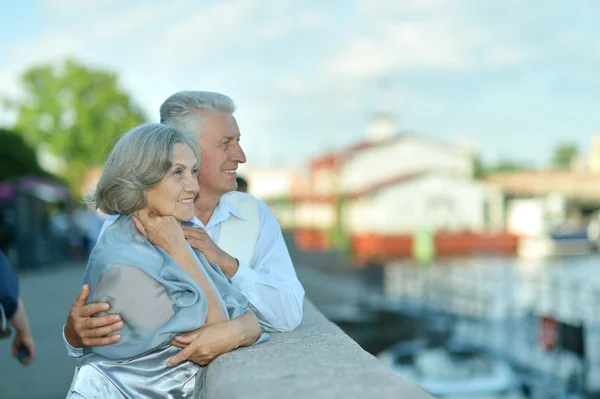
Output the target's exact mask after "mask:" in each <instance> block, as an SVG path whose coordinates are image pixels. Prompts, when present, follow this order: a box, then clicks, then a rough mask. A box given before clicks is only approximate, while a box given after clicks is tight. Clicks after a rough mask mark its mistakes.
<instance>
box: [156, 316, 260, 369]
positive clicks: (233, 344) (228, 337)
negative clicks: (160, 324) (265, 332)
mask: <svg viewBox="0 0 600 399" xmlns="http://www.w3.org/2000/svg"><path fill="white" fill-rule="evenodd" d="M261 334H262V331H261V329H260V325H259V323H258V318H257V317H256V315H255V314H254V312H253V311H252V310H247V311H246V312H245V313H244V314H243V315H241V316H239V317H236V318H235V319H233V320H230V321H226V322H222V323H213V324H205V325H204V326H202V327H200V328H199V329H197V330H194V331H190V332H188V333H185V334H182V335H178V336H177V337H175V339H174V340H173V342H172V344H173V345H175V346H177V347H179V348H182V349H183V350H182V351H181V352H179V353H178V354H177V355H175V356H174V357H173V358H172V359H171V360H170V361H169V363H168V364H167V365H168V366H175V365H177V364H179V363H181V362H183V361H185V360H191V361H192V362H194V363H197V364H199V365H201V366H205V365H207V364H208V363H210V362H211V361H213V360H214V359H215V358H217V357H218V356H221V355H223V354H225V353H228V352H231V351H232V350H234V349H237V348H240V347H244V346H251V345H253V344H254V343H255V342H256V341H257V340H258V339H259V338H260V336H261Z"/></svg>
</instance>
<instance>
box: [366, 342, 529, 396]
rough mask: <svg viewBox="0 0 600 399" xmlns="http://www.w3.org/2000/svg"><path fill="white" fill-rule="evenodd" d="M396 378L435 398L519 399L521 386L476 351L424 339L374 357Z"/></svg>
mask: <svg viewBox="0 0 600 399" xmlns="http://www.w3.org/2000/svg"><path fill="white" fill-rule="evenodd" d="M377 358H378V359H379V360H380V361H381V362H382V363H383V364H385V365H386V366H388V367H390V368H391V369H392V370H394V372H396V374H398V375H400V376H401V377H403V378H405V379H407V380H409V381H412V382H414V383H415V384H417V385H419V386H420V387H421V388H423V389H424V390H426V391H427V392H429V393H430V394H432V395H433V396H435V397H439V398H447V399H450V398H451V399H459V398H469V399H484V398H485V399H496V398H503V399H508V398H510V399H521V398H524V397H525V395H524V392H523V384H522V382H521V380H520V379H519V377H518V375H517V374H516V372H514V371H513V369H512V368H511V366H510V365H509V364H508V363H507V362H505V361H503V360H501V359H496V358H494V357H492V356H491V355H488V354H486V353H484V352H482V351H480V350H477V349H475V348H470V347H467V346H464V345H457V344H452V343H451V342H446V343H444V344H440V345H430V344H429V342H428V341H427V340H425V339H417V340H411V341H406V342H400V343H398V344H396V345H394V346H392V347H391V348H389V349H386V350H385V351H383V352H381V353H380V354H378V355H377Z"/></svg>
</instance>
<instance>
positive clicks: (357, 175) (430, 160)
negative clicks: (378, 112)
mask: <svg viewBox="0 0 600 399" xmlns="http://www.w3.org/2000/svg"><path fill="white" fill-rule="evenodd" d="M373 121H374V122H375V123H377V124H379V125H381V124H384V125H385V124H387V122H386V123H383V122H382V118H381V117H378V118H376V119H374V120H373ZM373 121H372V122H373ZM388 128H389V126H388ZM375 130H383V129H382V128H381V126H379V127H378V128H377V129H375ZM369 131H370V132H371V134H370V135H369V136H368V137H369V138H368V139H367V140H365V141H363V142H360V143H357V144H355V145H352V146H350V147H349V148H347V149H345V150H342V151H338V152H332V153H327V154H323V155H321V156H319V157H317V158H315V159H314V160H313V161H312V162H311V167H310V190H309V191H307V192H306V193H305V194H303V195H299V196H297V197H295V198H294V203H295V221H296V223H297V226H298V227H301V228H314V229H324V230H328V229H333V228H334V227H335V225H336V224H337V223H341V224H343V225H344V227H345V228H346V229H347V230H348V231H349V232H351V233H353V234H358V233H361V234H362V233H372V234H382V235H385V234H412V233H413V232H414V231H415V230H417V229H419V228H424V227H425V228H429V229H431V230H434V231H448V232H457V231H462V232H464V231H470V232H483V231H487V230H492V229H501V228H502V224H503V221H502V217H503V216H502V206H503V205H502V201H503V199H502V194H501V192H500V191H499V190H495V189H494V188H489V187H488V186H486V185H484V184H482V183H480V182H478V181H476V180H474V179H473V154H472V153H471V152H470V151H467V150H465V149H464V148H462V147H460V146H456V145H452V144H446V143H443V142H440V141H437V140H434V139H430V138H426V137H423V136H418V135H415V134H396V135H388V134H386V135H382V134H379V135H373V134H372V130H369ZM380 133H381V132H380ZM340 201H342V202H343V206H342V207H340ZM340 219H341V220H340Z"/></svg>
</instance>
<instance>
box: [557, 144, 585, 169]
mask: <svg viewBox="0 0 600 399" xmlns="http://www.w3.org/2000/svg"><path fill="white" fill-rule="evenodd" d="M577 155H579V149H578V148H577V146H576V145H574V144H570V143H563V144H559V145H558V146H557V147H556V149H555V150H554V153H553V154H552V165H553V166H555V167H557V168H568V167H570V166H571V163H572V162H573V160H574V159H575V158H576V157H577Z"/></svg>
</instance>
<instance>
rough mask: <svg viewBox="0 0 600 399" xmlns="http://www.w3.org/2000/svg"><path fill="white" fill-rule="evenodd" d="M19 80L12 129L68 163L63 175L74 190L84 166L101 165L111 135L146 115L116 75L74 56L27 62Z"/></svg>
mask: <svg viewBox="0 0 600 399" xmlns="http://www.w3.org/2000/svg"><path fill="white" fill-rule="evenodd" d="M21 84H22V86H23V89H24V93H25V95H24V96H23V97H22V98H20V99H18V100H16V101H15V102H14V103H13V107H14V108H15V110H16V112H17V121H16V125H15V128H16V130H17V131H20V132H22V133H23V135H24V137H25V139H26V140H27V142H28V143H29V144H31V145H32V146H34V147H36V148H37V146H39V145H40V144H44V145H45V146H47V148H48V149H49V151H50V152H52V153H53V154H54V155H56V156H58V157H60V158H62V159H63V160H64V161H65V162H66V165H67V167H66V170H65V172H64V176H65V178H66V179H67V180H68V181H69V183H70V184H71V186H72V188H73V189H74V190H75V192H79V189H80V188H81V184H82V182H83V176H84V175H85V170H86V169H87V168H88V167H90V166H98V165H102V164H103V162H104V160H105V159H106V156H107V154H108V152H109V151H110V149H111V148H112V146H113V145H114V142H115V139H116V138H118V137H119V136H120V135H121V134H123V133H125V132H126V131H127V130H129V129H130V128H132V127H134V126H136V125H138V124H140V123H141V122H143V121H144V119H145V118H144V115H143V113H142V112H141V110H140V109H139V108H138V107H137V106H136V105H135V104H133V102H132V99H131V97H130V96H129V95H128V94H127V93H126V92H125V91H124V90H123V88H122V87H121V86H120V84H119V81H118V78H117V76H116V74H114V73H113V72H110V71H106V70H102V69H95V68H90V67H86V66H84V65H82V64H80V63H78V62H76V61H73V60H66V61H65V62H64V63H62V64H61V65H58V66H53V65H41V66H34V67H31V68H29V69H28V70H26V71H25V72H24V73H23V75H22V76H21Z"/></svg>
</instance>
